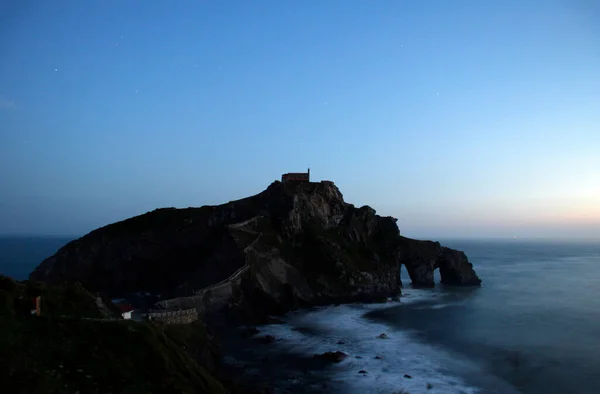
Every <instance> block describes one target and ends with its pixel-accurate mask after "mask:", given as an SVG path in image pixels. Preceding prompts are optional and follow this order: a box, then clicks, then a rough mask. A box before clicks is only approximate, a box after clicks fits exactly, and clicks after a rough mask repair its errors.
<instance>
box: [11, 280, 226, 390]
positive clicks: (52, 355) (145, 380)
mask: <svg viewBox="0 0 600 394" xmlns="http://www.w3.org/2000/svg"><path fill="white" fill-rule="evenodd" d="M36 286H38V287H39V286H42V287H43V288H44V289H43V291H45V293H44V294H45V297H46V298H48V299H49V301H48V306H50V305H53V306H54V309H55V311H57V312H60V313H61V314H62V313H64V312H67V313H66V314H69V315H71V314H75V313H82V314H84V315H87V316H101V315H102V313H101V311H99V310H98V308H97V306H96V304H95V300H94V298H93V297H92V296H91V294H89V293H87V292H86V291H85V289H83V288H81V287H75V288H54V287H47V286H43V285H39V284H35V283H32V282H22V283H19V282H14V281H12V280H10V279H8V278H6V277H0V295H1V296H0V301H1V303H0V381H1V382H3V385H4V386H5V387H9V388H10V390H9V392H11V393H75V392H79V393H81V394H83V393H225V392H226V390H225V389H224V388H223V386H222V385H221V384H220V383H219V382H218V381H217V380H216V379H214V378H213V377H212V376H211V374H210V373H209V372H208V370H207V369H206V368H205V367H204V366H201V365H199V364H198V363H197V362H196V361H195V358H196V356H197V357H198V359H202V360H207V361H208V363H209V364H210V362H211V357H212V354H211V353H210V351H209V349H211V348H212V346H211V344H210V343H209V339H208V337H207V335H206V333H205V331H204V329H203V326H202V324H201V323H197V324H191V325H181V326H156V325H152V324H149V323H142V322H132V321H123V320H121V321H113V322H99V321H90V320H81V319H76V318H72V319H65V318H57V317H53V316H42V317H36V316H31V315H29V314H28V313H25V312H28V311H26V309H27V308H28V305H29V304H30V303H31V301H30V300H29V299H30V298H32V296H34V294H35V292H36V291H38V290H39V289H38V290H35V289H36ZM26 296H27V297H26ZM28 300H29V301H28ZM50 300H52V302H50ZM22 304H23V305H22ZM184 349H187V350H184ZM188 350H189V351H191V352H190V353H191V354H192V355H193V356H195V357H194V358H193V357H191V356H190V353H188Z"/></svg>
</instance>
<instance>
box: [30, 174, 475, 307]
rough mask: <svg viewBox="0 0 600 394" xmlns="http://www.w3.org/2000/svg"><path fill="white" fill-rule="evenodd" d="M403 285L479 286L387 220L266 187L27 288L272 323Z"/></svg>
mask: <svg viewBox="0 0 600 394" xmlns="http://www.w3.org/2000/svg"><path fill="white" fill-rule="evenodd" d="M401 264H405V265H406V267H407V269H408V272H409V274H410V277H411V280H412V281H413V284H415V285H419V286H432V285H433V271H434V269H436V268H439V269H440V273H441V277H442V282H443V283H446V284H452V285H479V284H480V282H481V281H480V279H479V278H478V277H477V275H476V273H475V271H474V270H473V267H472V265H471V264H470V263H469V262H468V260H467V258H466V256H465V255H464V253H462V252H458V251H455V250H452V249H448V248H445V247H442V246H440V244H439V243H436V242H429V241H416V240H412V239H408V238H405V237H402V236H400V232H399V230H398V227H397V225H396V219H394V218H392V217H381V216H378V215H376V214H375V210H373V209H372V208H370V207H368V206H363V207H360V208H357V207H355V206H353V205H351V204H348V203H345V202H344V200H343V197H342V194H341V193H340V191H339V190H338V188H337V187H336V186H335V185H333V184H332V183H314V182H311V183H300V184H296V185H284V184H282V183H281V182H274V183H272V184H271V185H270V186H269V187H268V188H267V189H266V190H265V191H263V192H262V193H260V194H257V195H255V196H252V197H248V198H246V199H243V200H238V201H232V202H229V203H227V204H223V205H219V206H204V207H201V208H188V209H174V208H166V209H157V210H155V211H152V212H149V213H146V214H144V215H140V216H137V217H133V218H130V219H127V220H124V221H122V222H118V223H114V224H111V225H108V226H105V227H102V228H99V229H97V230H94V231H92V232H91V233H89V234H87V235H85V236H84V237H82V238H80V239H78V240H75V241H72V242H70V243H69V244H67V245H65V246H64V247H63V248H61V249H60V250H59V251H58V252H57V253H56V254H55V255H54V256H52V257H49V258H48V259H46V260H44V261H43V262H42V263H41V264H40V265H39V266H38V267H37V268H36V269H35V270H34V271H33V272H32V274H31V275H30V278H31V279H35V280H41V281H46V282H50V283H60V282H65V281H79V282H81V283H82V284H83V285H84V286H86V287H87V288H88V289H90V290H92V291H99V292H103V293H106V294H109V295H115V296H117V295H122V294H124V293H128V292H138V291H146V292H151V293H154V294H160V295H161V296H162V298H163V299H164V298H170V299H173V298H175V297H178V298H176V299H174V300H171V301H165V302H163V303H161V305H162V307H164V308H167V309H168V308H175V309H177V308H184V307H190V306H194V307H197V308H198V309H199V310H202V311H204V312H212V311H216V310H221V309H223V308H227V309H229V310H236V311H238V312H239V313H240V314H242V313H246V314H249V315H254V314H257V313H259V312H258V311H261V313H269V314H274V313H280V312H285V311H287V310H290V309H293V308H297V307H305V306H311V305H318V304H328V303H337V302H351V301H377V300H382V299H385V298H386V297H390V296H396V295H398V294H400V285H401V284H400V265H401Z"/></svg>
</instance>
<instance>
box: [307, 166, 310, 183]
mask: <svg viewBox="0 0 600 394" xmlns="http://www.w3.org/2000/svg"><path fill="white" fill-rule="evenodd" d="M307 174H308V181H309V182H310V167H308V172H307Z"/></svg>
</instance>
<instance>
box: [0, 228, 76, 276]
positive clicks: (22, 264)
mask: <svg viewBox="0 0 600 394" xmlns="http://www.w3.org/2000/svg"><path fill="white" fill-rule="evenodd" d="M71 240H73V238H65V237H0V274H2V275H6V276H10V277H11V278H14V279H17V280H25V279H27V278H28V277H29V274H30V273H31V271H33V269H34V268H35V267H36V266H37V265H38V264H39V263H41V262H42V260H44V259H45V258H47V257H50V256H52V255H53V254H54V253H56V251H57V250H58V249H60V248H61V247H62V246H64V245H65V244H67V243H68V242H70V241H71Z"/></svg>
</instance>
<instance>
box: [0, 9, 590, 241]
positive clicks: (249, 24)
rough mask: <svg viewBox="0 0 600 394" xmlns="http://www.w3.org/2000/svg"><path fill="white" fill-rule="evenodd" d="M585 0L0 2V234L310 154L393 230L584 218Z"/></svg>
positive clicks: (264, 172)
mask: <svg viewBox="0 0 600 394" xmlns="http://www.w3.org/2000/svg"><path fill="white" fill-rule="evenodd" d="M492 3H493V4H492ZM598 4H599V3H597V2H594V1H579V2H573V1H553V0H549V1H512V0H509V1H501V2H500V1H498V2H482V1H452V2H449V1H442V0H440V1H352V0H339V1H252V2H249V1H248V2H247V1H237V2H233V1H219V2H217V1H200V0H198V1H175V2H166V1H85V2H84V1H61V2H50V1H48V2H46V1H44V2H42V1H22V0H19V1H17V0H14V1H8V2H3V3H2V5H0V190H1V192H0V234H56V235H59V234H68V235H82V234H84V233H86V232H88V231H90V230H92V229H94V228H96V227H99V226H102V225H105V224H108V223H111V222H114V221H117V220H121V219H123V218H126V217H130V216H133V215H137V214H140V213H144V212H146V211H148V210H152V209H154V208H156V207H164V206H176V207H187V206H200V205H204V204H218V203H222V202H226V201H230V200H233V199H237V198H242V197H245V196H248V195H251V194H255V193H257V192H259V191H261V190H263V189H264V188H265V187H266V186H268V185H269V183H271V181H273V180H274V179H278V178H279V177H280V174H281V173H283V172H289V171H291V172H296V171H303V170H305V169H306V167H308V166H310V167H311V173H312V175H313V177H314V178H316V179H330V180H333V181H335V182H336V184H337V185H338V186H339V187H340V189H341V191H342V192H343V193H344V196H345V198H346V200H347V201H348V202H352V203H354V204H356V205H363V204H368V205H371V206H372V207H374V208H375V209H376V210H377V211H378V212H379V213H380V214H383V215H392V216H395V217H397V218H399V221H398V224H399V227H400V229H401V231H402V232H403V233H404V234H405V235H408V236H414V237H418V238H436V237H473V236H489V237H496V236H501V237H505V236H509V237H512V236H522V237H526V236H527V237H531V236H554V237H573V236H584V237H598V236H600V5H598Z"/></svg>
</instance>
